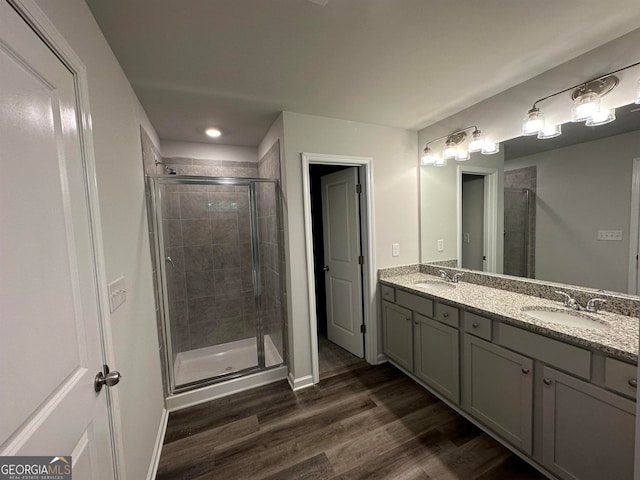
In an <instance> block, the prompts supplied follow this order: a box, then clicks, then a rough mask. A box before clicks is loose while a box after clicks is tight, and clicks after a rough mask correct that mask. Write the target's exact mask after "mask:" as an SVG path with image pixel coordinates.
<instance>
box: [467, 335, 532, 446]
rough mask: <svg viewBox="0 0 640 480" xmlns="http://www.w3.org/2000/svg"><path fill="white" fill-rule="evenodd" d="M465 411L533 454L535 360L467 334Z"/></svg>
mask: <svg viewBox="0 0 640 480" xmlns="http://www.w3.org/2000/svg"><path fill="white" fill-rule="evenodd" d="M463 407H464V408H465V410H467V411H468V412H469V413H470V414H471V415H473V416H474V417H475V418H477V419H478V420H480V421H481V422H482V423H484V424H485V425H486V426H487V427H489V428H490V429H491V430H493V431H494V432H496V433H498V434H499V435H500V436H502V437H503V438H504V439H506V440H508V441H509V442H510V443H511V444H513V445H514V446H516V447H517V448H518V449H520V450H522V451H523V452H525V453H527V454H531V445H532V431H533V360H532V359H530V358H529V357H525V356H523V355H520V354H518V353H515V352H512V351H510V350H507V349H505V348H502V347H499V346H497V345H494V344H493V343H490V342H487V341H485V340H482V339H481V338H477V337H475V336H473V335H469V334H467V333H465V334H464V400H463Z"/></svg>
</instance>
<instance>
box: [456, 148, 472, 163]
mask: <svg viewBox="0 0 640 480" xmlns="http://www.w3.org/2000/svg"><path fill="white" fill-rule="evenodd" d="M467 160H469V152H468V151H466V150H462V149H460V150H458V152H457V153H456V162H466V161H467Z"/></svg>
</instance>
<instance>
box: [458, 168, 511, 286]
mask: <svg viewBox="0 0 640 480" xmlns="http://www.w3.org/2000/svg"><path fill="white" fill-rule="evenodd" d="M465 173H470V174H474V175H482V176H483V177H484V251H485V255H486V257H487V258H486V260H485V262H484V270H485V272H488V273H502V272H498V232H497V228H498V169H497V168H487V167H477V166H475V165H458V167H457V178H456V190H457V193H456V203H457V207H456V208H457V217H458V218H457V231H458V235H457V239H456V244H457V255H458V268H462V175H463V174H465Z"/></svg>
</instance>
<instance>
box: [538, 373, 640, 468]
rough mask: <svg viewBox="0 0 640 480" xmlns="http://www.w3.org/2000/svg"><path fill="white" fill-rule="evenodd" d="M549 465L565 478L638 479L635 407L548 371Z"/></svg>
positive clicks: (545, 421) (545, 390)
mask: <svg viewBox="0 0 640 480" xmlns="http://www.w3.org/2000/svg"><path fill="white" fill-rule="evenodd" d="M543 371H544V378H543V380H542V382H543V384H542V389H543V393H542V399H543V400H542V417H543V432H542V436H543V439H542V445H543V447H542V454H543V465H544V466H545V467H546V468H548V469H549V470H550V471H551V472H553V473H555V474H557V475H558V476H559V477H560V478H567V479H580V480H602V479H604V478H611V479H613V478H615V479H616V480H627V479H628V480H631V479H632V478H633V455H634V425H635V415H634V412H635V403H634V402H633V401H631V400H628V399H626V398H623V397H621V396H619V395H616V394H614V393H611V392H608V391H606V390H604V389H602V388H600V387H597V386H595V385H593V384H591V383H588V382H585V381H583V380H579V379H577V378H575V377H573V376H570V375H566V374H564V373H562V372H559V371H557V370H555V369H553V368H550V367H546V366H545V367H544V369H543Z"/></svg>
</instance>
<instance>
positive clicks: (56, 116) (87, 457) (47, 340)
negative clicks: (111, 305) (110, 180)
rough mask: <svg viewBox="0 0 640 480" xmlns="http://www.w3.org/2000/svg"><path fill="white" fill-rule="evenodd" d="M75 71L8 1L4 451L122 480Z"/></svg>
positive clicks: (2, 198)
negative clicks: (100, 375) (101, 377)
mask: <svg viewBox="0 0 640 480" xmlns="http://www.w3.org/2000/svg"><path fill="white" fill-rule="evenodd" d="M75 88H76V87H75V80H74V76H73V75H72V74H71V72H70V71H69V70H68V69H67V68H66V67H65V66H64V65H63V63H62V62H61V61H60V60H59V59H58V58H57V57H56V55H55V54H53V52H52V51H51V50H49V49H48V48H47V46H46V45H45V44H44V43H43V41H42V40H40V38H39V37H38V36H37V35H36V34H35V33H34V31H33V30H31V28H30V27H29V26H28V25H27V24H26V23H25V22H24V21H23V20H22V19H21V17H20V16H19V15H18V14H17V13H16V12H15V11H14V10H13V8H12V7H11V6H10V5H9V4H8V3H7V2H6V0H0V166H1V170H0V171H1V172H2V173H1V174H0V205H1V206H2V207H1V208H0V385H2V387H1V388H0V406H1V407H0V455H3V456H4V455H42V456H52V457H54V456H66V455H72V456H73V459H72V461H73V478H75V479H84V478H86V479H111V478H114V467H113V453H112V449H111V433H110V429H109V421H108V409H107V408H108V407H107V398H106V393H105V392H106V389H102V391H101V392H100V393H96V392H95V391H94V377H95V375H96V373H97V372H98V371H100V370H102V363H103V362H102V359H103V355H102V343H101V337H100V330H99V322H100V318H99V304H98V298H97V292H96V278H97V277H96V272H95V268H94V267H95V263H94V260H93V246H92V242H91V230H90V229H91V223H90V216H89V209H88V205H87V202H88V197H87V193H86V188H85V187H86V184H85V182H86V180H85V171H84V163H83V156H82V151H81V144H80V137H79V131H78V110H77V106H76V90H75Z"/></svg>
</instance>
